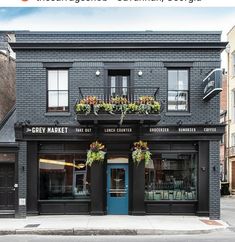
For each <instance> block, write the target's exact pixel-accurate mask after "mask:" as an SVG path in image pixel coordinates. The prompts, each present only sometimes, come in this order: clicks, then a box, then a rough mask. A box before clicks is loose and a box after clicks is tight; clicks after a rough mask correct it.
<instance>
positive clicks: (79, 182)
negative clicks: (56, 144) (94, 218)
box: [39, 155, 90, 200]
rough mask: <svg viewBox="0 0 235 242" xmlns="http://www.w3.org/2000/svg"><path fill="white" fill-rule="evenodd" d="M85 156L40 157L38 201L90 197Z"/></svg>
mask: <svg viewBox="0 0 235 242" xmlns="http://www.w3.org/2000/svg"><path fill="white" fill-rule="evenodd" d="M85 158H86V157H85V155H40V157H39V169H40V199H41V200H49V199H53V200H57V199H80V198H88V197H89V196H90V170H89V168H88V167H87V166H86V165H85Z"/></svg>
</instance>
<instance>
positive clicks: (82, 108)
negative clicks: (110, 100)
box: [76, 103, 91, 115]
mask: <svg viewBox="0 0 235 242" xmlns="http://www.w3.org/2000/svg"><path fill="white" fill-rule="evenodd" d="M76 112H78V113H85V114H86V115H87V114H89V113H90V112H91V106H90V105H89V104H83V103H78V104H77V105H76Z"/></svg>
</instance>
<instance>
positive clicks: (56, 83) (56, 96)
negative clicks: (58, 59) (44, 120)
mask: <svg viewBox="0 0 235 242" xmlns="http://www.w3.org/2000/svg"><path fill="white" fill-rule="evenodd" d="M68 99H69V97H68V70H48V111H52V112H53V111H57V112H58V111H68Z"/></svg>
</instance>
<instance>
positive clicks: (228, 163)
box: [226, 44, 231, 192]
mask: <svg viewBox="0 0 235 242" xmlns="http://www.w3.org/2000/svg"><path fill="white" fill-rule="evenodd" d="M226 52H227V66H228V73H227V124H228V129H227V130H228V135H227V139H228V140H227V151H228V152H227V159H226V166H227V171H226V172H227V177H226V180H227V181H228V182H229V191H230V192H231V181H230V162H229V159H230V125H231V119H230V89H229V88H230V85H229V83H230V45H229V44H228V45H227V47H226Z"/></svg>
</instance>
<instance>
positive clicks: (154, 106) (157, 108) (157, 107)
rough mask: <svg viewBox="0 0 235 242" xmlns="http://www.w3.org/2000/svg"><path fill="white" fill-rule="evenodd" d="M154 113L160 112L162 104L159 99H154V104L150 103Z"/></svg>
mask: <svg viewBox="0 0 235 242" xmlns="http://www.w3.org/2000/svg"><path fill="white" fill-rule="evenodd" d="M150 107H151V112H152V113H158V112H160V109H161V104H160V103H159V102H157V101H154V102H153V104H151V105H150Z"/></svg>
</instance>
